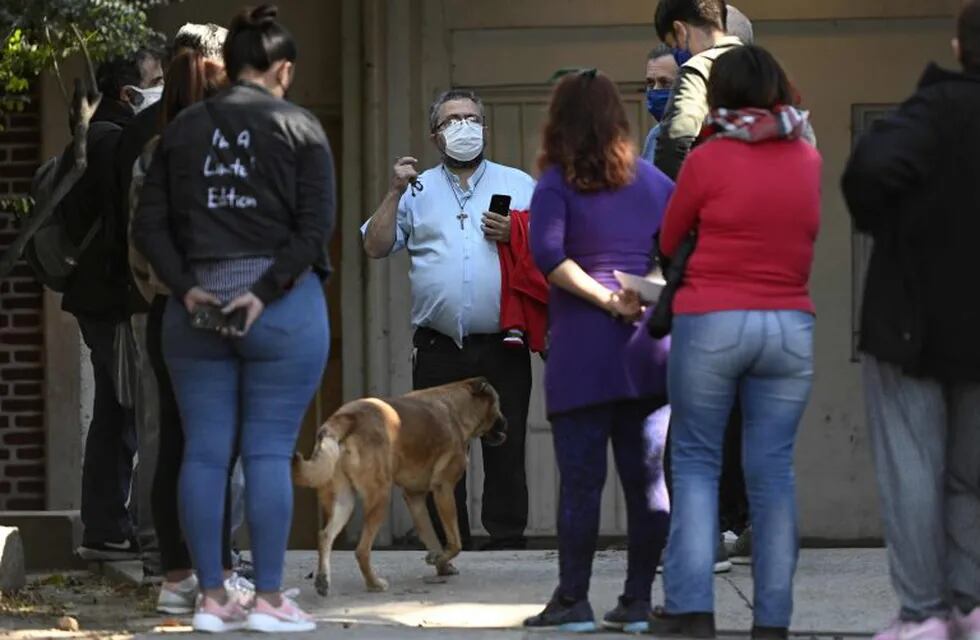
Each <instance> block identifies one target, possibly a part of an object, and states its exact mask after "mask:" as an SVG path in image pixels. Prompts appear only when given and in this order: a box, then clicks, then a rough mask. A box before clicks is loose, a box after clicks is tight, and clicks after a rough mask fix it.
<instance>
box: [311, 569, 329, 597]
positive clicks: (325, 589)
mask: <svg viewBox="0 0 980 640" xmlns="http://www.w3.org/2000/svg"><path fill="white" fill-rule="evenodd" d="M313 584H314V586H315V587H316V592H317V593H319V594H320V595H321V596H323V597H324V598H326V597H327V594H328V593H330V578H328V577H327V574H325V573H318V574H317V575H316V579H315V580H314V582H313Z"/></svg>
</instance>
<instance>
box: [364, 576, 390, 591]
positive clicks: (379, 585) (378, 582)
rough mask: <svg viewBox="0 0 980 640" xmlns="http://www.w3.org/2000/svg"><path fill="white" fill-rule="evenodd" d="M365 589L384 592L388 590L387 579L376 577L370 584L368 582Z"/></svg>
mask: <svg viewBox="0 0 980 640" xmlns="http://www.w3.org/2000/svg"><path fill="white" fill-rule="evenodd" d="M367 590H368V591H370V592H371V593H384V592H385V591H387V590H388V581H387V580H385V579H384V578H376V579H375V581H374V582H373V583H371V584H368V586H367Z"/></svg>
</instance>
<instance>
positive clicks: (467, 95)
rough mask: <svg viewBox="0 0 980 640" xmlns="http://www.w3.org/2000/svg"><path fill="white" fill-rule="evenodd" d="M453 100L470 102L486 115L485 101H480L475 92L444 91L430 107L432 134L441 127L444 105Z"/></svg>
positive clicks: (467, 90)
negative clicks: (440, 116) (441, 112)
mask: <svg viewBox="0 0 980 640" xmlns="http://www.w3.org/2000/svg"><path fill="white" fill-rule="evenodd" d="M453 100H470V101H471V102H473V104H475V105H476V106H477V108H478V109H480V113H484V109H483V100H480V96H478V95H476V92H475V91H471V90H469V89H450V90H448V91H443V92H442V93H440V94H439V97H438V98H436V99H435V100H433V101H432V104H431V105H429V131H430V132H431V133H435V132H436V129H437V128H438V127H439V109H441V108H442V105H444V104H446V103H447V102H452V101H453Z"/></svg>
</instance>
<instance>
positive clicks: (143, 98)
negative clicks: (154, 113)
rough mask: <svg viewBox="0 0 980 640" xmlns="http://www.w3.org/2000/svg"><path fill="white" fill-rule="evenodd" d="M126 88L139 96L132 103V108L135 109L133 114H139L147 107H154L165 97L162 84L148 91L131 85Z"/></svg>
mask: <svg viewBox="0 0 980 640" xmlns="http://www.w3.org/2000/svg"><path fill="white" fill-rule="evenodd" d="M126 88H127V89H131V90H132V91H133V92H135V93H136V95H137V96H138V97H137V98H136V100H134V101H133V102H131V103H130V106H131V107H133V113H139V112H140V111H142V110H144V109H146V108H147V107H152V106H153V105H155V104H156V103H157V102H160V98H162V97H163V85H162V84H161V85H158V86H156V87H150V88H148V89H140V88H139V87H134V86H132V85H129V86H128V87H126Z"/></svg>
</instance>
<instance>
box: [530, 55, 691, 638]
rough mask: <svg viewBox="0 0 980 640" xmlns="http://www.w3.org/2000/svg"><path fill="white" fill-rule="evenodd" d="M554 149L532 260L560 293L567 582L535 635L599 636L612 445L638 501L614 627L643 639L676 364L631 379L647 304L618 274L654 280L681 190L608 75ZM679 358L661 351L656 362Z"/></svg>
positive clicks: (555, 392)
mask: <svg viewBox="0 0 980 640" xmlns="http://www.w3.org/2000/svg"><path fill="white" fill-rule="evenodd" d="M543 147H544V148H543V151H542V153H541V158H540V161H539V165H540V169H541V171H542V175H541V179H540V181H539V182H538V185H537V188H536V190H535V192H534V198H533V200H532V201H531V250H532V252H533V255H534V259H535V262H536V263H537V265H538V267H539V268H540V269H541V272H542V273H544V274H546V275H547V277H548V281H549V282H550V283H551V295H550V300H549V324H550V335H551V339H550V350H549V355H548V362H547V369H546V374H545V387H546V395H547V404H548V416H549V418H550V420H551V424H552V430H553V436H554V442H555V454H556V457H557V460H558V470H559V473H560V475H561V497H560V500H559V507H558V511H559V513H558V540H559V566H560V578H559V585H558V588H557V590H556V591H555V594H554V596H553V597H552V599H551V602H549V603H548V605H547V607H546V608H545V609H544V611H543V612H542V613H541V614H539V615H537V616H534V617H533V618H529V619H528V620H526V621H525V626H529V627H559V628H561V629H562V630H565V631H591V630H593V629H595V627H596V623H595V618H594V615H593V613H592V607H591V606H590V605H589V601H588V589H589V578H590V576H591V572H592V556H593V554H594V552H595V545H596V539H597V537H598V533H599V509H600V504H601V499H602V488H603V485H604V484H605V480H606V450H607V447H608V442H609V440H610V438H611V439H612V443H613V450H614V454H615V459H616V467H617V469H618V471H619V476H620V480H621V481H622V484H623V489H624V491H625V494H626V503H627V513H628V525H629V560H628V569H627V576H626V585H625V589H624V592H623V595H622V596H620V599H619V605H618V606H617V607H616V608H615V609H614V610H613V611H611V612H609V613H608V614H607V615H606V616H605V619H604V621H603V622H604V625H605V626H607V627H612V628H618V629H624V630H627V631H633V632H635V631H642V630H644V629H645V628H646V624H647V618H648V616H649V613H650V590H651V587H652V585H653V579H654V576H655V574H656V567H657V562H658V560H659V558H660V552H661V550H662V549H663V545H664V542H665V539H666V535H667V527H668V519H669V501H668V498H667V491H666V487H665V486H664V479H663V472H662V458H663V449H664V440H665V438H666V432H667V416H668V415H669V412H668V411H658V410H659V409H662V408H664V406H665V404H666V399H665V384H664V377H665V370H664V369H665V367H664V366H663V365H662V364H661V366H660V367H659V369H655V370H654V374H655V375H646V376H643V377H641V378H640V379H633V380H631V379H630V378H629V377H628V376H627V367H626V358H627V350H628V349H627V345H628V344H629V342H630V338H631V336H632V335H633V333H634V330H635V326H634V323H635V321H636V319H637V318H638V317H639V315H640V312H641V307H640V301H639V299H638V298H637V297H636V295H635V294H634V293H632V292H627V291H620V290H619V289H620V288H619V285H618V284H617V283H616V279H615V277H614V276H613V271H614V270H620V271H625V272H628V273H633V274H638V275H643V274H645V273H646V272H647V271H648V270H649V268H650V252H651V248H652V247H653V246H654V234H655V233H656V232H657V230H658V229H659V228H660V220H661V218H662V217H663V213H664V210H665V208H666V205H667V200H668V199H669V198H670V195H671V193H672V191H673V183H672V182H671V181H670V180H669V179H668V178H667V177H666V176H664V175H663V174H662V173H660V171H658V170H657V169H654V168H653V166H652V165H650V164H649V163H647V162H645V161H643V160H637V159H636V151H635V147H634V145H633V142H632V140H631V136H630V132H629V123H628V120H627V118H626V111H625V109H624V108H623V105H622V101H621V100H620V97H619V92H618V91H617V89H616V86H615V84H613V82H612V81H611V80H610V79H609V78H608V77H606V76H604V75H602V74H598V73H596V72H595V71H594V70H588V71H584V72H581V73H577V74H573V75H569V76H566V77H565V78H564V79H563V80H562V81H561V82H560V83H559V84H558V86H557V87H556V88H555V92H554V95H553V96H552V100H551V107H550V114H549V121H548V124H547V126H546V128H545V132H544V143H543ZM665 348H666V346H665V345H659V344H658V345H656V346H652V347H651V349H650V351H651V353H649V357H650V359H654V358H655V357H656V356H657V355H658V354H657V353H656V351H657V350H658V349H665ZM659 355H660V356H662V355H663V354H659ZM659 361H660V362H661V363H663V362H664V358H663V357H660V358H659ZM648 362H649V360H648Z"/></svg>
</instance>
